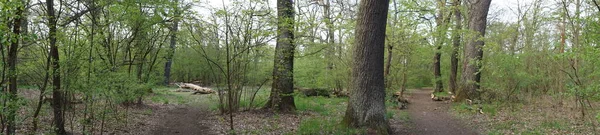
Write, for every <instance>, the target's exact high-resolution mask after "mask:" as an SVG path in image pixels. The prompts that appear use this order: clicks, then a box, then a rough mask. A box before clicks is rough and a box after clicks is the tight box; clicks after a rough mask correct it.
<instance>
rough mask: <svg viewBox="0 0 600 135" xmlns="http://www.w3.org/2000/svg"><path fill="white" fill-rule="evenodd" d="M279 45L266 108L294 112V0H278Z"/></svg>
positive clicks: (276, 49) (276, 48)
mask: <svg viewBox="0 0 600 135" xmlns="http://www.w3.org/2000/svg"><path fill="white" fill-rule="evenodd" d="M277 20H278V22H277V45H276V47H275V62H274V65H273V84H272V88H271V96H270V97H269V101H268V102H267V104H266V105H265V107H264V108H265V109H273V110H277V111H280V112H293V111H295V110H296V105H295V104H294V95H293V93H294V80H293V79H294V75H293V69H294V50H295V48H296V47H295V45H294V32H293V31H292V30H294V23H293V22H294V7H293V3H292V0H277Z"/></svg>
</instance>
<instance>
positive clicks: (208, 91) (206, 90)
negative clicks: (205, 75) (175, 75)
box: [177, 83, 215, 94]
mask: <svg viewBox="0 0 600 135" xmlns="http://www.w3.org/2000/svg"><path fill="white" fill-rule="evenodd" d="M177 86H179V89H190V90H193V92H194V93H192V94H212V93H215V91H214V90H212V89H210V88H206V87H201V86H198V85H196V84H192V83H178V84H177ZM177 91H183V90H177Z"/></svg>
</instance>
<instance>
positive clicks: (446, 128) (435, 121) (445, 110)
mask: <svg viewBox="0 0 600 135" xmlns="http://www.w3.org/2000/svg"><path fill="white" fill-rule="evenodd" d="M431 92H432V90H431V89H419V90H414V91H412V92H411V93H410V95H411V96H410V97H409V99H410V101H411V103H410V105H409V106H408V110H407V112H408V113H409V115H410V121H409V122H408V123H402V124H401V125H394V124H392V126H393V127H392V128H401V129H404V130H402V131H401V132H396V133H395V134H410V135H476V134H478V133H477V132H475V131H474V130H473V129H472V128H470V127H467V126H465V124H463V122H461V120H460V119H457V118H455V117H454V116H453V115H452V114H450V112H449V111H450V110H449V108H450V106H451V104H449V103H445V102H436V101H432V100H431V98H430V94H431ZM163 113H166V114H159V115H160V116H159V117H156V118H157V119H158V120H157V122H158V123H159V124H158V125H157V126H156V127H154V128H152V131H151V133H152V134H155V135H164V134H182V135H195V134H203V135H204V134H223V133H226V132H223V131H215V129H212V128H211V127H212V126H214V124H215V123H212V122H214V121H215V119H217V118H216V117H218V116H215V114H214V113H212V112H211V110H209V107H208V106H207V104H194V105H184V106H178V107H175V108H171V109H170V110H168V111H163ZM399 126H405V127H399Z"/></svg>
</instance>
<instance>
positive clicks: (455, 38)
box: [448, 0, 462, 93]
mask: <svg viewBox="0 0 600 135" xmlns="http://www.w3.org/2000/svg"><path fill="white" fill-rule="evenodd" d="M460 3H461V1H460V0H454V18H455V19H456V20H455V21H456V22H455V23H456V24H454V32H453V33H452V53H451V54H450V81H449V83H448V87H450V88H449V89H450V92H452V93H456V89H457V86H456V77H457V76H458V50H460V37H461V36H460V35H461V32H460V30H461V29H462V14H461V12H460V7H461V4H460Z"/></svg>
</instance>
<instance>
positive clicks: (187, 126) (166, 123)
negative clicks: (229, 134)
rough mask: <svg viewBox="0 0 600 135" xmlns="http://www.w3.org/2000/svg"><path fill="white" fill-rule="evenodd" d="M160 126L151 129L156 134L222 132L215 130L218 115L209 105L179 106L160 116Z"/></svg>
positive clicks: (210, 133)
mask: <svg viewBox="0 0 600 135" xmlns="http://www.w3.org/2000/svg"><path fill="white" fill-rule="evenodd" d="M159 117H160V118H158V123H159V124H158V126H156V127H154V128H153V129H152V130H151V134H155V135H173V134H181V135H200V134H202V135H214V134H220V133H218V132H216V131H217V130H213V129H212V127H214V125H216V124H217V123H216V117H215V116H214V114H212V112H211V111H210V110H208V107H203V106H193V107H192V106H187V105H183V106H177V107H175V108H173V109H170V110H168V111H166V113H165V114H162V116H159Z"/></svg>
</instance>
